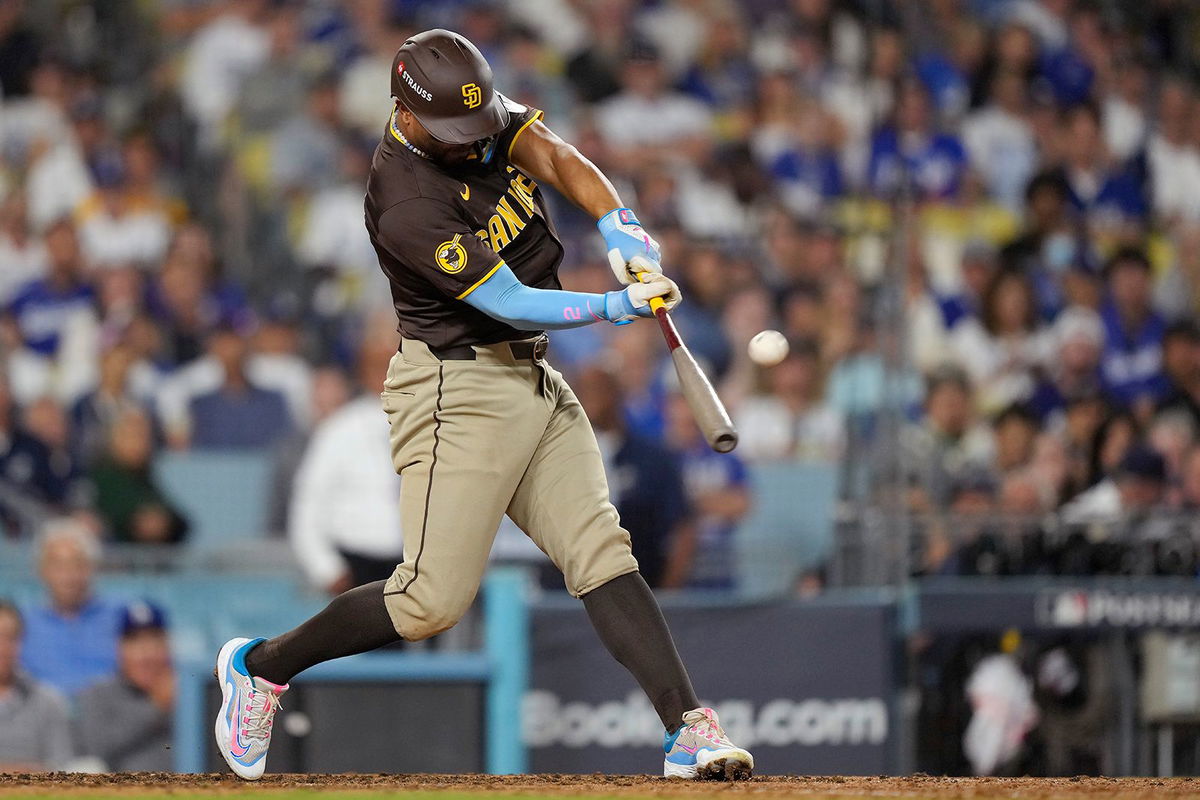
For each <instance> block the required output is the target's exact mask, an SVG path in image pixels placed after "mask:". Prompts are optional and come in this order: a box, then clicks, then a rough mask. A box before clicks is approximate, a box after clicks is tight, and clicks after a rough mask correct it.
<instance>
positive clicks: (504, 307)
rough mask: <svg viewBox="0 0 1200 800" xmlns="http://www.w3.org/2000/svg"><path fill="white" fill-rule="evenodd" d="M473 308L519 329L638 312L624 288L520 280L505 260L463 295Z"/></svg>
mask: <svg viewBox="0 0 1200 800" xmlns="http://www.w3.org/2000/svg"><path fill="white" fill-rule="evenodd" d="M462 299H463V301H464V302H466V303H468V304H469V305H470V306H472V307H473V308H477V309H479V310H480V311H482V312H483V313H485V314H487V315H488V316H489V317H493V318H494V319H498V320H500V321H501V322H504V323H506V324H508V325H511V326H512V327H514V328H517V329H518V330H523V331H540V330H557V329H561V328H578V327H580V326H581V325H591V324H592V323H593V322H599V321H601V320H606V321H609V322H618V323H620V322H623V321H625V320H629V319H632V318H633V317H635V316H642V315H641V314H639V313H637V312H638V310H640V309H638V310H635V309H634V307H633V304H632V303H631V302H629V295H628V294H626V293H625V292H606V293H605V294H592V293H590V292H567V291H562V290H559V289H534V288H533V287H531V286H526V285H525V284H523V283H521V281H520V280H519V279H518V278H517V276H516V275H515V274H514V273H513V271H512V270H511V269H510V268H509V267H508V265H507V264H501V265H500V267H499V268H498V269H497V270H496V271H495V272H494V273H492V275H491V277H489V278H488V279H487V280H486V281H484V282H483V283H481V284H479V285H478V286H476V287H475V289H474V290H473V291H472V292H471V293H470V294H468V295H467V296H466V297H464V298H462Z"/></svg>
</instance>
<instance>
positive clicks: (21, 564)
mask: <svg viewBox="0 0 1200 800" xmlns="http://www.w3.org/2000/svg"><path fill="white" fill-rule="evenodd" d="M429 27H447V28H452V29H454V30H457V31H459V32H461V33H463V34H464V35H466V36H467V37H469V38H470V39H471V40H472V41H474V42H475V44H477V45H478V46H479V47H480V48H481V49H482V51H483V52H484V54H485V55H486V56H487V57H488V59H489V60H490V61H491V63H492V65H493V68H494V69H495V72H496V76H497V79H496V83H497V87H498V88H499V89H500V90H501V91H503V92H505V93H506V94H508V95H510V96H512V97H513V98H514V99H516V100H518V101H520V102H523V103H527V104H530V105H533V106H535V107H538V108H542V109H544V110H545V112H546V120H547V123H548V124H549V125H550V127H551V128H553V129H555V130H557V131H558V132H559V133H561V134H562V135H563V136H564V137H566V138H568V139H569V140H571V141H574V142H576V143H577V144H578V146H579V147H580V148H581V150H582V151H583V152H584V153H585V154H586V155H587V156H588V157H590V158H591V159H592V160H593V161H595V162H596V163H597V164H598V165H599V166H600V167H601V168H602V169H603V170H604V171H605V172H606V174H608V175H609V176H610V177H612V178H613V180H614V181H615V182H617V184H618V187H619V189H620V191H621V193H622V196H623V197H624V198H626V201H627V202H628V203H629V204H630V205H631V206H632V207H633V208H635V209H636V210H637V212H638V214H639V216H640V218H641V219H642V221H643V223H644V224H645V226H646V228H647V229H648V230H649V231H650V232H651V233H652V235H654V236H656V237H657V238H658V239H659V240H660V241H661V242H662V243H663V250H664V254H665V263H666V264H667V271H668V272H669V273H670V274H671V275H672V276H674V277H675V278H677V279H678V280H679V282H680V284H681V285H682V286H683V289H684V294H685V297H686V302H685V303H684V305H683V306H682V307H681V308H680V309H679V311H678V312H677V313H676V315H675V316H676V319H677V322H678V324H679V327H680V328H681V330H682V331H683V333H684V335H685V337H686V338H687V339H688V341H689V343H690V344H691V346H692V348H693V349H694V350H695V352H696V353H697V355H698V356H700V357H702V359H703V361H704V362H705V364H706V366H707V367H708V369H709V371H710V374H711V375H712V377H713V379H714V383H715V384H716V385H717V386H718V388H719V390H720V392H721V394H722V396H723V397H724V399H725V401H726V403H727V404H728V405H729V407H730V409H731V412H732V415H733V417H734V418H735V421H736V422H737V424H738V426H739V428H740V431H741V436H742V440H741V445H740V446H739V448H738V449H737V451H736V452H735V453H734V454H732V455H726V456H716V455H714V454H712V453H710V452H709V451H707V449H706V448H705V447H704V445H703V442H702V441H701V440H700V439H699V438H698V434H697V432H696V430H695V429H694V427H693V426H692V424H691V422H690V418H689V416H688V412H687V410H686V406H684V405H683V404H682V403H681V401H680V399H679V397H678V396H677V394H676V393H675V392H674V389H673V386H672V382H671V375H670V372H669V366H668V362H666V361H665V360H664V356H665V348H663V347H662V345H661V342H659V341H658V334H657V331H656V329H655V328H654V326H652V325H648V324H643V325H633V326H629V327H625V328H621V329H620V330H613V329H609V328H600V327H589V328H582V329H578V330H573V331H568V332H562V333H556V334H554V336H553V337H552V346H551V354H550V359H551V360H552V361H553V362H554V363H555V364H556V365H557V366H558V367H559V368H560V369H562V370H563V371H564V372H566V373H567V374H568V376H569V378H570V379H571V380H572V383H573V384H574V385H575V387H576V390H577V391H578V393H579V394H580V396H581V399H582V400H583V401H584V403H585V405H586V406H587V408H588V411H589V416H590V417H591V418H592V420H593V423H594V425H595V427H596V430H597V434H598V436H599V438H600V441H601V443H602V448H603V450H604V453H605V456H606V461H607V462H608V465H609V468H610V469H609V480H610V484H611V486H612V492H613V497H614V501H615V503H616V504H617V506H618V509H619V510H620V511H621V513H622V518H623V521H624V522H625V524H626V525H627V527H628V528H629V529H630V530H631V532H632V534H633V538H634V542H635V548H636V551H637V552H636V554H637V556H638V558H639V561H640V562H641V563H642V565H643V571H644V572H645V574H646V576H647V579H648V580H650V581H651V583H652V585H654V586H656V587H657V589H658V590H659V592H660V596H661V598H662V600H663V603H664V605H665V606H666V608H667V611H668V616H669V617H670V618H671V621H672V625H673V627H674V629H675V632H676V636H677V639H678V641H679V644H680V648H681V650H682V651H683V654H684V656H685V660H687V661H688V662H689V665H690V667H691V669H692V672H693V675H694V677H695V679H696V683H697V687H698V688H699V689H700V692H701V696H702V697H703V698H705V699H706V700H709V701H711V702H713V703H714V704H716V706H717V708H718V710H719V711H720V712H721V714H722V719H723V721H724V722H725V723H726V727H727V728H728V729H729V730H730V733H731V735H732V736H733V737H734V738H735V739H736V740H738V741H739V742H742V743H744V744H746V745H747V746H749V747H751V748H754V749H755V752H756V753H757V754H758V755H759V759H760V762H761V765H762V767H763V768H764V771H766V772H787V773H858V774H881V773H891V774H905V773H910V772H914V771H923V772H929V773H934V774H941V773H949V774H971V773H980V774H989V773H991V774H1032V775H1071V774H1077V773H1105V774H1145V775H1154V774H1163V775H1165V774H1188V773H1193V774H1194V773H1196V772H1197V771H1200V735H1198V730H1197V724H1200V635H1198V630H1200V591H1198V590H1197V584H1196V576H1197V571H1198V569H1200V561H1198V555H1197V542H1198V537H1200V521H1198V520H1197V518H1196V516H1195V511H1196V509H1197V508H1198V507H1200V438H1198V433H1200V427H1198V426H1200V326H1198V324H1197V311H1198V308H1200V307H1198V305H1197V303H1198V301H1200V125H1198V124H1197V121H1198V120H1200V113H1197V112H1198V104H1200V96H1198V94H1197V84H1196V80H1197V78H1198V77H1200V72H1198V69H1197V68H1198V67H1200V63H1198V61H1197V56H1196V54H1197V53H1198V52H1200V50H1198V49H1197V45H1198V43H1200V42H1198V36H1200V5H1197V4H1195V3H1192V2H1188V1H1187V0H1143V1H1142V2H1137V3H1133V2H1123V1H1121V0H1097V1H1095V2H1090V1H1086V0H919V1H918V0H912V1H910V2H900V0H740V1H739V0H644V1H642V2H638V1H637V0H490V1H486V0H485V1H480V0H438V1H436V2H435V0H423V1H422V0H411V1H410V0H344V2H336V1H335V0H270V1H268V0H236V2H235V1H232V0H157V1H155V0H104V2H83V1H82V0H0V533H2V535H0V597H3V598H7V599H8V600H10V601H12V603H13V604H15V606H16V607H18V608H19V609H20V611H21V613H20V615H19V617H18V615H17V614H15V613H13V606H8V605H3V606H0V767H4V766H7V767H10V768H17V767H22V768H27V767H31V766H34V767H36V766H40V767H44V768H61V767H72V768H81V769H114V770H124V769H179V770H194V771H199V770H202V769H206V768H210V767H214V768H215V767H216V765H217V764H218V760H216V759H215V755H213V754H212V753H211V747H210V746H209V743H208V738H207V736H206V735H205V732H206V731H207V730H208V728H209V722H208V719H209V716H208V714H209V712H208V710H207V705H209V704H211V703H212V698H211V696H209V695H208V694H207V692H208V690H209V689H208V685H207V684H208V679H207V671H208V670H209V669H210V666H209V665H210V661H211V658H212V654H213V653H214V652H215V648H216V646H217V644H218V643H219V642H220V641H222V640H223V639H224V638H226V637H228V636H231V635H235V634H236V635H257V634H266V635H270V634H272V633H274V632H277V631H280V630H282V629H284V628H287V627H291V626H292V625H294V624H295V623H296V622H298V621H300V620H301V619H303V618H304V617H305V616H307V615H308V614H309V613H311V612H312V611H314V610H315V609H317V608H319V607H320V606H321V605H322V604H323V603H324V602H325V601H326V600H327V598H328V596H329V595H330V594H331V593H335V592H338V591H341V590H344V589H345V588H348V587H349V586H351V585H353V584H354V583H355V582H357V581H362V580H365V579H370V578H368V577H364V576H370V575H372V574H373V570H377V569H378V568H379V564H380V562H383V563H384V564H385V565H386V564H388V563H391V562H392V561H394V560H395V556H396V554H397V553H398V552H399V551H400V547H401V543H400V534H401V532H400V531H399V526H398V522H397V516H398V515H397V513H396V510H395V499H396V496H397V492H398V480H399V479H398V478H396V476H395V475H394V474H393V473H392V471H391V466H390V463H389V459H388V455H387V442H386V427H385V425H384V420H383V415H382V413H380V412H379V411H378V407H377V390H378V386H379V384H380V382H381V380H382V376H383V372H384V365H385V364H386V360H387V358H388V357H389V356H390V354H391V353H392V352H394V350H395V346H396V342H397V334H396V332H395V329H394V318H393V315H392V312H391V309H390V305H389V303H388V300H387V292H386V283H385V281H384V280H383V278H382V276H381V274H379V271H378V268H377V265H376V261H375V257H374V254H373V252H372V250H371V247H370V245H369V242H368V240H367V237H366V233H365V230H364V229H363V225H362V193H363V180H364V176H365V174H366V169H367V166H368V164H369V159H370V155H371V152H372V149H373V148H374V146H375V144H376V143H377V141H378V138H379V136H380V134H381V131H382V129H383V126H384V124H385V122H386V117H387V113H388V109H389V104H390V101H389V98H388V83H387V81H388V69H389V64H390V61H391V58H392V55H393V54H394V52H395V50H396V49H397V47H398V46H399V45H400V44H401V43H402V42H403V41H404V39H405V38H406V36H407V35H409V34H411V33H413V32H415V31H418V30H422V29H425V28H429ZM553 200H555V201H556V202H555V203H554V205H555V211H556V220H557V222H558V226H559V230H560V235H561V236H562V238H563V240H564V242H565V244H566V250H567V254H566V260H565V261H564V263H563V267H562V277H563V281H564V283H565V284H566V285H567V287H568V288H576V289H587V290H592V291H603V290H605V289H606V288H610V287H609V284H610V283H611V275H610V273H609V270H608V268H607V266H606V264H605V262H604V254H603V252H602V247H601V241H600V238H599V237H598V236H597V235H596V234H595V231H594V228H593V225H592V222H591V220H589V219H586V218H585V217H584V216H583V215H581V214H580V213H578V212H577V211H575V210H574V209H572V208H570V207H567V205H566V204H564V203H563V202H561V200H560V199H559V198H557V197H555V198H553ZM765 328H777V329H779V330H781V331H783V332H784V333H785V334H786V335H787V337H788V339H789V340H790V342H791V344H792V347H791V354H790V355H789V357H788V358H787V359H786V360H785V361H784V362H783V363H781V364H780V365H778V366H775V367H773V368H769V369H762V368H759V367H756V366H755V365H754V364H752V363H751V362H750V361H749V360H748V358H747V357H746V352H745V347H746V343H747V342H748V340H749V339H750V337H751V336H752V335H753V334H754V333H756V332H758V331H759V330H762V329H765ZM664 465H665V466H664ZM494 556H495V560H496V562H497V566H496V569H495V570H494V572H493V574H492V576H491V577H490V578H489V580H488V583H487V585H486V586H485V590H484V592H483V593H482V595H481V602H480V604H479V608H478V609H477V610H476V612H474V613H473V614H472V615H471V617H470V618H469V619H468V620H466V621H465V622H464V623H463V624H462V625H461V626H460V627H459V628H456V629H455V630H453V631H451V632H449V633H447V634H445V635H443V636H442V637H439V639H438V640H435V641H433V642H432V643H430V644H428V645H421V646H410V647H403V648H400V649H397V650H394V651H390V652H387V653H382V654H372V655H367V656H361V657H357V658H354V659H349V660H347V661H346V662H345V663H344V664H331V665H326V667H322V668H320V669H318V670H316V671H314V673H313V675H311V676H310V677H309V678H307V679H305V680H302V681H301V682H299V686H300V691H297V692H294V693H293V694H292V695H289V702H288V703H287V705H288V708H287V710H286V712H285V716H284V718H283V728H284V734H283V735H282V736H281V737H280V738H279V741H278V742H277V744H276V748H275V749H274V750H273V752H272V768H273V770H289V771H300V770H313V771H335V772H336V771H344V770H361V771H428V770H435V771H436V770H441V769H446V770H454V769H460V770H461V769H466V768H469V769H472V770H479V771H482V770H492V771H500V772H504V771H522V770H535V771H555V772H597V771H600V772H653V771H655V770H656V769H657V760H656V757H655V750H654V748H655V746H656V745H657V740H658V737H659V734H660V731H659V730H658V728H657V722H656V721H655V719H654V714H653V713H652V711H651V710H650V708H649V706H648V705H647V704H645V702H644V700H642V699H641V696H640V695H639V694H637V693H636V687H635V686H634V685H633V683H632V681H631V680H630V679H629V678H628V677H627V676H626V675H625V674H624V673H623V672H621V671H620V668H619V667H617V666H616V665H613V664H610V663H609V661H608V660H607V658H605V657H604V656H603V655H602V651H601V650H600V648H599V644H598V642H597V641H596V640H595V637H594V635H593V634H592V633H591V630H590V629H589V628H588V626H587V625H586V624H584V620H583V615H582V613H581V611H580V609H579V608H578V604H577V603H575V601H573V600H571V599H570V598H569V597H568V596H567V595H566V594H565V592H563V591H562V590H561V582H560V581H558V582H557V583H556V579H555V577H554V575H553V573H552V570H551V571H548V570H547V569H546V565H545V563H544V562H543V560H542V559H541V557H540V554H539V553H538V552H537V550H536V549H534V548H533V547H532V546H531V545H530V544H529V543H528V542H527V541H525V540H524V539H523V537H522V535H521V534H520V532H519V531H515V530H513V529H511V526H509V527H506V528H504V529H502V530H501V532H500V534H499V537H498V540H497V546H496V551H495V554H494ZM401 709H404V711H403V712H402V711H401ZM27 723H28V724H27ZM18 730H20V731H21V732H22V733H21V734H20V735H18V734H17V733H16V732H17V731H18ZM30 731H33V732H34V733H33V734H30ZM518 732H519V734H520V735H518ZM137 742H143V743H146V742H149V743H150V744H149V746H143V747H137V746H135V744H136V743H137ZM597 742H605V743H607V744H608V747H607V749H606V750H604V751H601V750H599V749H597V748H596V747H593V746H592V745H594V744H596V743H597Z"/></svg>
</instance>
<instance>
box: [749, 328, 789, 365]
mask: <svg viewBox="0 0 1200 800" xmlns="http://www.w3.org/2000/svg"><path fill="white" fill-rule="evenodd" d="M746 352H747V353H749V354H750V360H751V361H753V362H754V363H755V364H758V365H759V366H760V367H773V366H775V365H776V364H778V363H779V362H780V361H783V360H784V359H785V358H787V354H788V340H787V337H786V336H784V335H783V334H782V333H780V332H779V331H770V330H767V331H759V332H758V333H756V334H754V338H752V339H751V340H750V344H749V345H748V346H747V347H746Z"/></svg>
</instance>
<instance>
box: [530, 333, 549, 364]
mask: <svg viewBox="0 0 1200 800" xmlns="http://www.w3.org/2000/svg"><path fill="white" fill-rule="evenodd" d="M549 349H550V337H548V336H541V337H539V338H538V339H537V340H536V341H534V343H533V360H534V361H541V360H542V359H543V358H545V357H546V351H547V350H549Z"/></svg>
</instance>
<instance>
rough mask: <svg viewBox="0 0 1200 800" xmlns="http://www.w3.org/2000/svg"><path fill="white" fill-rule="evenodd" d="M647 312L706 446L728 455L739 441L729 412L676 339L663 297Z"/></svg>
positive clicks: (654, 299) (643, 275) (652, 300)
mask: <svg viewBox="0 0 1200 800" xmlns="http://www.w3.org/2000/svg"><path fill="white" fill-rule="evenodd" d="M648 276H649V273H646V272H642V273H639V275H638V280H640V281H642V282H643V283H645V278H646V277H648ZM650 309H651V310H652V311H653V312H654V317H655V318H656V319H657V320H658V326H659V327H660V328H662V333H663V338H664V339H666V340H667V349H668V350H670V351H671V361H672V362H674V364H675V373H676V374H677V375H678V376H679V391H680V392H682V393H683V397H684V399H685V400H687V404H688V406H689V407H691V409H692V415H693V416H694V417H695V418H696V424H697V425H699V426H700V432H701V433H703V434H704V438H705V440H707V441H708V446H709V447H711V448H712V449H713V450H716V451H717V452H718V453H728V452H729V451H730V450H732V449H733V448H735V447H737V441H738V435H737V429H736V428H734V427H733V420H731V419H730V418H729V412H728V411H726V410H725V406H724V404H723V403H722V402H721V398H719V397H717V393H716V391H715V390H714V389H713V387H712V384H711V383H709V381H708V377H707V376H706V375H705V374H704V371H703V370H702V369H700V365H699V364H697V363H696V359H695V358H693V357H692V353H691V351H689V350H688V348H687V345H686V344H684V343H683V339H681V338H680V337H679V331H678V330H676V329H675V323H674V322H673V321H672V320H671V315H670V314H669V313H667V309H666V306H665V305H664V303H663V300H662V298H661V297H652V298H650Z"/></svg>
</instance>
